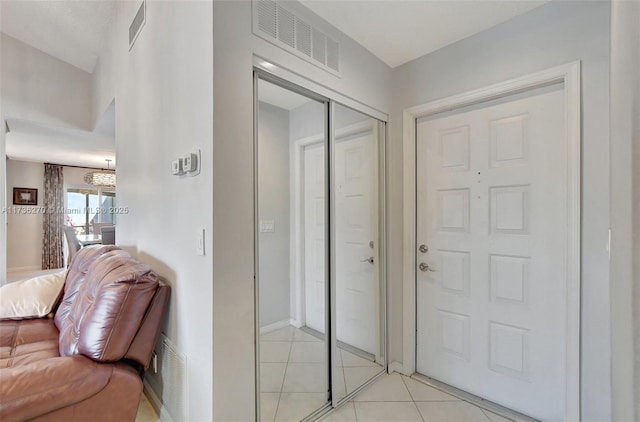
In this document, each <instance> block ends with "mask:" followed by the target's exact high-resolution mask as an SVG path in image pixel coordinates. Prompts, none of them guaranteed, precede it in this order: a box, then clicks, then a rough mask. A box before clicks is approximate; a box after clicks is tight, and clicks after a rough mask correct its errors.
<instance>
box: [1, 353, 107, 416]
mask: <svg viewBox="0 0 640 422" xmlns="http://www.w3.org/2000/svg"><path fill="white" fill-rule="evenodd" d="M113 368H114V366H113V365H112V364H104V363H102V364H101V363H97V362H94V361H92V360H91V359H89V358H87V357H84V356H80V355H76V356H69V357H55V358H49V359H44V360H41V361H38V362H34V363H31V364H28V365H24V366H19V367H14V368H5V369H2V370H0V420H12V421H14V420H27V419H33V418H35V417H37V416H39V415H43V414H46V413H49V412H52V411H55V410H57V409H60V408H63V407H65V406H69V405H71V404H73V403H77V402H79V401H82V400H85V399H86V398H88V397H91V396H92V395H94V394H96V393H98V392H99V391H101V390H102V389H104V388H105V386H106V385H107V383H108V382H109V379H110V378H111V374H112V372H113Z"/></svg>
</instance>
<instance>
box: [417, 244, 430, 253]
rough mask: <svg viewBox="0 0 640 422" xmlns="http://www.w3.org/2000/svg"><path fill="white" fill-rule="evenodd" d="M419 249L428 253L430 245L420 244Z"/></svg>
mask: <svg viewBox="0 0 640 422" xmlns="http://www.w3.org/2000/svg"><path fill="white" fill-rule="evenodd" d="M418 250H419V251H420V252H422V253H427V252H429V247H428V246H427V245H424V244H422V245H420V246H418Z"/></svg>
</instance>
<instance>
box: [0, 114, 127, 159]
mask: <svg viewBox="0 0 640 422" xmlns="http://www.w3.org/2000/svg"><path fill="white" fill-rule="evenodd" d="M7 125H8V126H9V133H8V134H7V147H6V149H7V151H6V153H7V157H9V159H11V160H20V161H35V162H39V163H55V164H61V165H67V166H80V167H95V168H105V167H107V163H106V161H105V160H106V159H109V160H111V166H112V167H111V168H114V166H115V142H114V139H113V137H112V136H109V135H105V134H102V133H97V132H87V131H84V130H80V129H70V128H62V127H56V126H48V125H42V124H38V123H35V122H32V121H28V120H21V119H7ZM52 145H55V148H52Z"/></svg>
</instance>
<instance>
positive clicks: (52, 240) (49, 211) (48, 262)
mask: <svg viewBox="0 0 640 422" xmlns="http://www.w3.org/2000/svg"><path fill="white" fill-rule="evenodd" d="M44 207H45V212H44V216H43V217H44V218H43V224H42V229H43V239H42V269H43V270H48V269H54V268H63V267H64V256H63V252H62V250H63V244H64V243H63V240H62V239H63V234H62V228H63V226H64V178H63V173H62V166H58V165H55V164H45V165H44Z"/></svg>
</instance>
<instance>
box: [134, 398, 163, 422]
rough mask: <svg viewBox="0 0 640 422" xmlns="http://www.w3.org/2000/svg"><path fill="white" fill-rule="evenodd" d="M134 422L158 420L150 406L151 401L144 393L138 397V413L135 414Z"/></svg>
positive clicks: (153, 421)
mask: <svg viewBox="0 0 640 422" xmlns="http://www.w3.org/2000/svg"><path fill="white" fill-rule="evenodd" d="M136 422H160V417H159V416H158V414H157V413H156V411H155V410H154V409H153V406H151V402H149V399H148V398H147V396H145V394H144V393H142V398H140V406H138V414H137V415H136Z"/></svg>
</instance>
